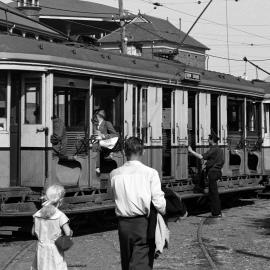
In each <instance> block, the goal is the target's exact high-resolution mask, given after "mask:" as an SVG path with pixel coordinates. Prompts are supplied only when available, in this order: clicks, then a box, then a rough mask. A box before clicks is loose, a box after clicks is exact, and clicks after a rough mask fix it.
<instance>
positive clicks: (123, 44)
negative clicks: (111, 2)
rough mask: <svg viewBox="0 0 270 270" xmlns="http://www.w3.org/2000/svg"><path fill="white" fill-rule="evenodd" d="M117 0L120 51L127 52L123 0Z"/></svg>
mask: <svg viewBox="0 0 270 270" xmlns="http://www.w3.org/2000/svg"><path fill="white" fill-rule="evenodd" d="M118 2H119V17H120V27H121V32H120V36H121V52H122V53H123V54H126V53H127V44H126V40H125V37H126V29H125V18H124V9H123V0H118Z"/></svg>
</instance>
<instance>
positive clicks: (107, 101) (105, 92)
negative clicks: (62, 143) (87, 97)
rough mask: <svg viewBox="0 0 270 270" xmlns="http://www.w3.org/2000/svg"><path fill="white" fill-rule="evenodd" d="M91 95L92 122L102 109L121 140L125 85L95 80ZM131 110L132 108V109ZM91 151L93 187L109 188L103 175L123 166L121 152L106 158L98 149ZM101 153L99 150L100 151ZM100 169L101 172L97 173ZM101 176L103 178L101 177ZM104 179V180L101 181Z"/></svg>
mask: <svg viewBox="0 0 270 270" xmlns="http://www.w3.org/2000/svg"><path fill="white" fill-rule="evenodd" d="M91 92H92V95H91V101H90V102H91V120H93V119H92V118H93V115H94V113H95V112H96V111H97V110H99V109H101V110H104V111H105V120H106V121H109V122H111V124H112V125H113V127H114V129H115V131H116V132H118V133H119V137H120V139H121V138H122V137H123V136H124V98H123V96H124V83H123V82H119V81H110V80H104V79H95V78H94V79H93V81H92V91H91ZM130 109H131V108H130ZM90 126H91V128H90V136H91V135H93V134H94V125H93V121H91V124H90ZM93 148H94V146H93V147H92V148H91V150H90V156H91V157H90V168H91V177H90V178H91V186H94V187H97V188H101V189H102V188H106V187H107V184H108V182H107V177H103V176H102V175H105V174H108V173H110V172H111V171H112V170H113V169H115V168H116V167H119V166H121V165H122V164H123V155H122V153H121V152H113V153H112V155H110V156H109V157H108V156H105V155H104V154H103V152H97V150H96V149H93ZM98 151H99V150H98ZM97 168H99V172H98V171H97ZM100 174H101V176H102V177H100ZM101 178H102V179H104V180H101Z"/></svg>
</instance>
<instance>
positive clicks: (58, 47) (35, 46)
mask: <svg viewBox="0 0 270 270" xmlns="http://www.w3.org/2000/svg"><path fill="white" fill-rule="evenodd" d="M0 40H1V43H0V64H1V62H2V63H5V64H7V63H14V62H15V63H19V64H20V65H22V64H23V65H26V64H27V65H29V64H30V65H41V66H45V67H47V68H48V69H52V70H61V69H64V70H67V71H70V72H81V73H85V74H97V75H102V76H108V77H115V78H124V79H130V80H136V81H145V82H153V83H160V84H167V85H171V86H173V87H175V88H177V87H179V88H180V87H182V86H184V87H187V88H194V89H200V88H205V90H213V91H230V93H241V94H243V95H244V94H247V95H257V96H263V95H264V93H265V91H264V90H263V88H261V87H259V86H257V85H255V84H254V82H251V81H246V80H244V79H241V78H238V77H234V76H232V75H228V74H223V73H219V72H213V71H207V70H202V69H198V68H194V67H190V66H186V65H184V64H181V63H176V62H172V61H165V60H154V59H145V58H142V57H136V56H130V55H121V54H118V53H111V52H108V51H104V50H98V49H87V48H81V47H78V48H77V47H74V46H67V45H64V44H56V43H51V42H42V41H38V40H34V39H27V38H22V37H18V36H11V35H3V34H1V35H0ZM185 71H189V72H197V73H199V74H200V75H201V80H200V81H199V82H198V83H197V84H194V83H187V82H185V81H184V80H183V79H184V72H185Z"/></svg>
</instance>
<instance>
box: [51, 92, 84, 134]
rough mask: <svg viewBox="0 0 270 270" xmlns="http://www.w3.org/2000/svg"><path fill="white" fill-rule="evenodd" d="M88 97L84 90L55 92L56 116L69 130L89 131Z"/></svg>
mask: <svg viewBox="0 0 270 270" xmlns="http://www.w3.org/2000/svg"><path fill="white" fill-rule="evenodd" d="M87 97H88V91H87V90H84V89H76V90H72V89H71V90H70V89H68V90H67V89H61V88H57V89H55V91H54V115H55V116H57V117H59V118H60V119H61V120H62V121H63V122H64V123H65V126H66V128H67V129H68V130H86V129H87V121H86V119H87V110H86V109H87Z"/></svg>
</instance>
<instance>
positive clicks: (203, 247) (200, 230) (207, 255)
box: [197, 216, 218, 270]
mask: <svg viewBox="0 0 270 270" xmlns="http://www.w3.org/2000/svg"><path fill="white" fill-rule="evenodd" d="M208 218H209V216H207V217H204V218H202V219H201V221H200V224H199V226H198V230H197V240H198V243H199V246H200V248H201V250H202V252H203V255H204V257H205V258H206V260H207V261H208V263H209V265H210V266H211V268H212V269H214V270H217V269H218V268H217V265H216V264H215V262H214V260H213V258H212V257H211V255H210V253H209V251H208V250H207V248H206V245H205V244H204V242H203V239H202V234H203V225H204V223H205V222H206V220H207V219H208Z"/></svg>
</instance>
